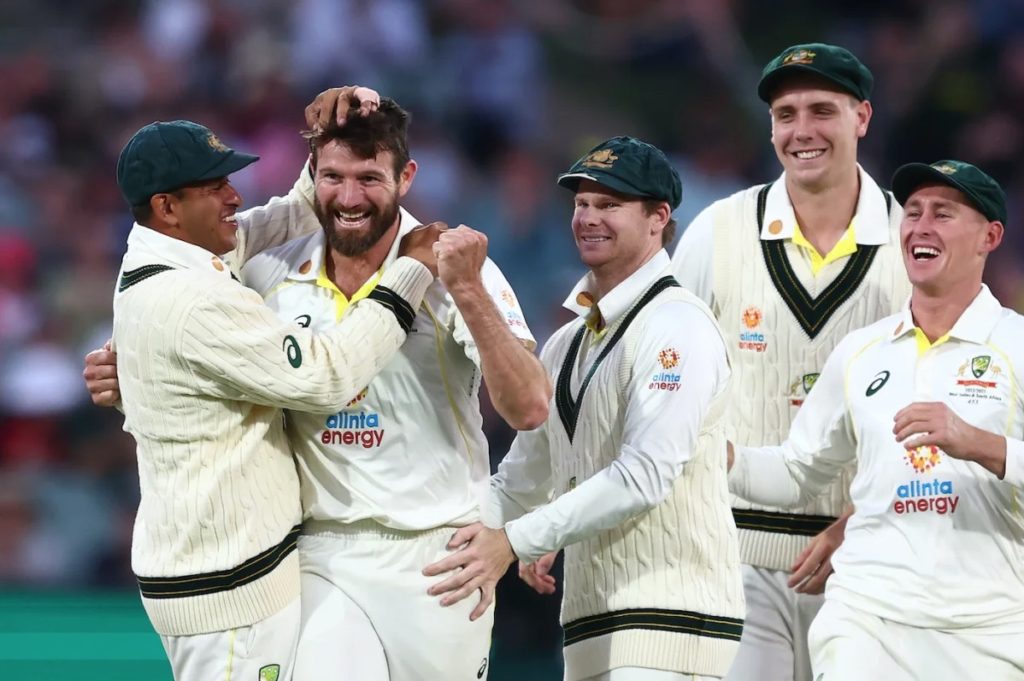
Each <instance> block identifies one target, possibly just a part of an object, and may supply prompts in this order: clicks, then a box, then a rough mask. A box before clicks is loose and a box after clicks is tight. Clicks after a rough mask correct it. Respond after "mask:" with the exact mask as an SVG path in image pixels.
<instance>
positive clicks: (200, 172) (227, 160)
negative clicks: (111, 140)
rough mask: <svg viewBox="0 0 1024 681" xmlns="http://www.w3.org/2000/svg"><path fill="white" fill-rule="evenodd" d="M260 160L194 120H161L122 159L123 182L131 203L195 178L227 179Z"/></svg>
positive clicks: (119, 178) (130, 144) (141, 134)
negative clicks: (236, 147)
mask: <svg viewBox="0 0 1024 681" xmlns="http://www.w3.org/2000/svg"><path fill="white" fill-rule="evenodd" d="M258 159H259V156H253V155H252V154H243V153H241V152H237V151H235V150H234V149H231V148H230V147H227V146H225V145H224V143H223V142H221V141H220V140H219V139H217V136H216V135H214V134H213V132H211V131H210V129H209V128H207V127H205V126H202V125H199V124H198V123H193V122H192V121H170V122H164V121H157V122H155V123H150V124H149V125H147V126H145V127H143V128H142V129H140V130H139V131H138V132H137V133H135V134H134V135H132V138H131V139H130V140H128V144H126V145H125V146H124V149H122V150H121V156H120V157H119V158H118V159H117V186H118V187H119V188H120V189H121V195H122V196H124V198H125V201H127V202H128V205H130V206H139V205H142V204H144V203H146V202H147V201H149V199H150V197H152V196H153V195H154V194H159V193H161V192H168V191H172V190H175V189H178V188H180V187H184V186H185V185H187V184H192V183H193V182H202V181H204V180H212V179H215V178H218V177H227V176H228V175H230V174H231V173H233V172H236V171H238V170H241V169H242V168H244V167H245V166H247V165H249V164H250V163H252V162H254V161H256V160H258Z"/></svg>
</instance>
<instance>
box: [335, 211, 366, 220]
mask: <svg viewBox="0 0 1024 681" xmlns="http://www.w3.org/2000/svg"><path fill="white" fill-rule="evenodd" d="M369 215H370V214H369V213H365V212H361V213H345V212H342V211H340V210H336V211H334V216H335V217H336V218H338V219H339V220H345V221H347V222H359V221H361V220H365V219H366V218H367V217H369Z"/></svg>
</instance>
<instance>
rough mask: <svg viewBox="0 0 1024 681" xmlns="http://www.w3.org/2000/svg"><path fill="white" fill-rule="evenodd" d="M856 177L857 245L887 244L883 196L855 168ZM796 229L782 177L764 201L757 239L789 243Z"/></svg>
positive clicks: (865, 175)
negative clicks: (857, 176) (857, 188)
mask: <svg viewBox="0 0 1024 681" xmlns="http://www.w3.org/2000/svg"><path fill="white" fill-rule="evenodd" d="M857 173H858V175H859V176H860V194H859V195H858V196H857V208H856V210H855V211H854V214H853V220H852V221H851V224H852V225H853V231H854V234H855V236H856V238H857V243H858V244H861V245H865V246H868V245H881V244H886V243H889V239H890V235H889V211H888V209H887V208H886V201H885V196H886V195H885V192H883V191H882V189H881V188H880V187H879V186H878V184H877V183H876V182H875V181H874V180H873V179H872V178H871V176H870V175H868V174H867V173H866V172H864V169H863V168H861V167H860V164H858V165H857ZM795 228H796V213H795V212H794V210H793V204H792V202H791V201H790V200H789V192H787V191H786V173H785V172H783V173H782V175H780V176H779V179H778V180H776V181H775V183H774V184H772V186H771V188H770V189H769V190H768V196H767V197H766V199H765V206H764V221H763V222H762V224H761V239H763V240H774V239H792V238H793V232H794V231H795Z"/></svg>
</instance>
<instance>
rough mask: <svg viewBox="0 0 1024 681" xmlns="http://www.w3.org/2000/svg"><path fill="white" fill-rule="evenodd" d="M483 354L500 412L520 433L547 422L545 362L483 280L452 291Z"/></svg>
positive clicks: (548, 389) (548, 383)
mask: <svg viewBox="0 0 1024 681" xmlns="http://www.w3.org/2000/svg"><path fill="white" fill-rule="evenodd" d="M449 293H450V294H451V296H452V299H453V300H454V301H455V304H456V306H457V307H458V308H459V312H460V313H461V315H462V318H463V319H464V320H465V323H466V327H467V328H468V329H469V332H470V334H471V335H472V336H473V342H474V343H475V344H476V347H477V351H478V352H479V354H480V370H481V372H482V373H483V378H484V382H485V383H486V384H487V391H488V393H489V394H490V396H491V401H492V402H493V403H494V408H495V409H496V410H497V411H498V413H499V414H500V415H501V417H502V418H503V419H505V421H506V422H507V423H508V424H509V425H510V426H512V427H513V428H515V429H516V430H533V429H534V428H536V427H538V426H539V425H540V424H542V423H544V421H545V420H546V419H547V416H548V403H549V402H550V400H551V381H550V380H549V379H548V375H547V372H546V371H545V370H544V367H543V365H541V363H540V360H538V359H537V357H535V356H534V354H533V353H532V352H530V350H529V349H527V348H526V347H525V346H524V345H523V343H522V341H520V340H519V339H518V338H516V337H515V336H514V335H513V334H512V331H511V330H510V329H509V328H508V324H506V323H505V320H504V319H502V317H501V313H500V312H499V311H498V308H497V306H496V305H495V304H494V301H493V300H491V297H490V295H489V294H488V293H487V290H486V289H485V288H484V285H483V282H482V281H480V280H476V281H472V282H467V283H465V284H462V285H460V286H457V287H453V288H452V289H449Z"/></svg>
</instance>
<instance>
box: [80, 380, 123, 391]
mask: <svg viewBox="0 0 1024 681" xmlns="http://www.w3.org/2000/svg"><path fill="white" fill-rule="evenodd" d="M87 387H88V388H89V392H90V393H92V394H94V395H97V394H99V393H109V392H114V391H116V390H117V389H118V387H119V386H118V383H117V380H116V379H113V378H104V379H102V380H98V381H95V380H94V381H89V385H88V386H87Z"/></svg>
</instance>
